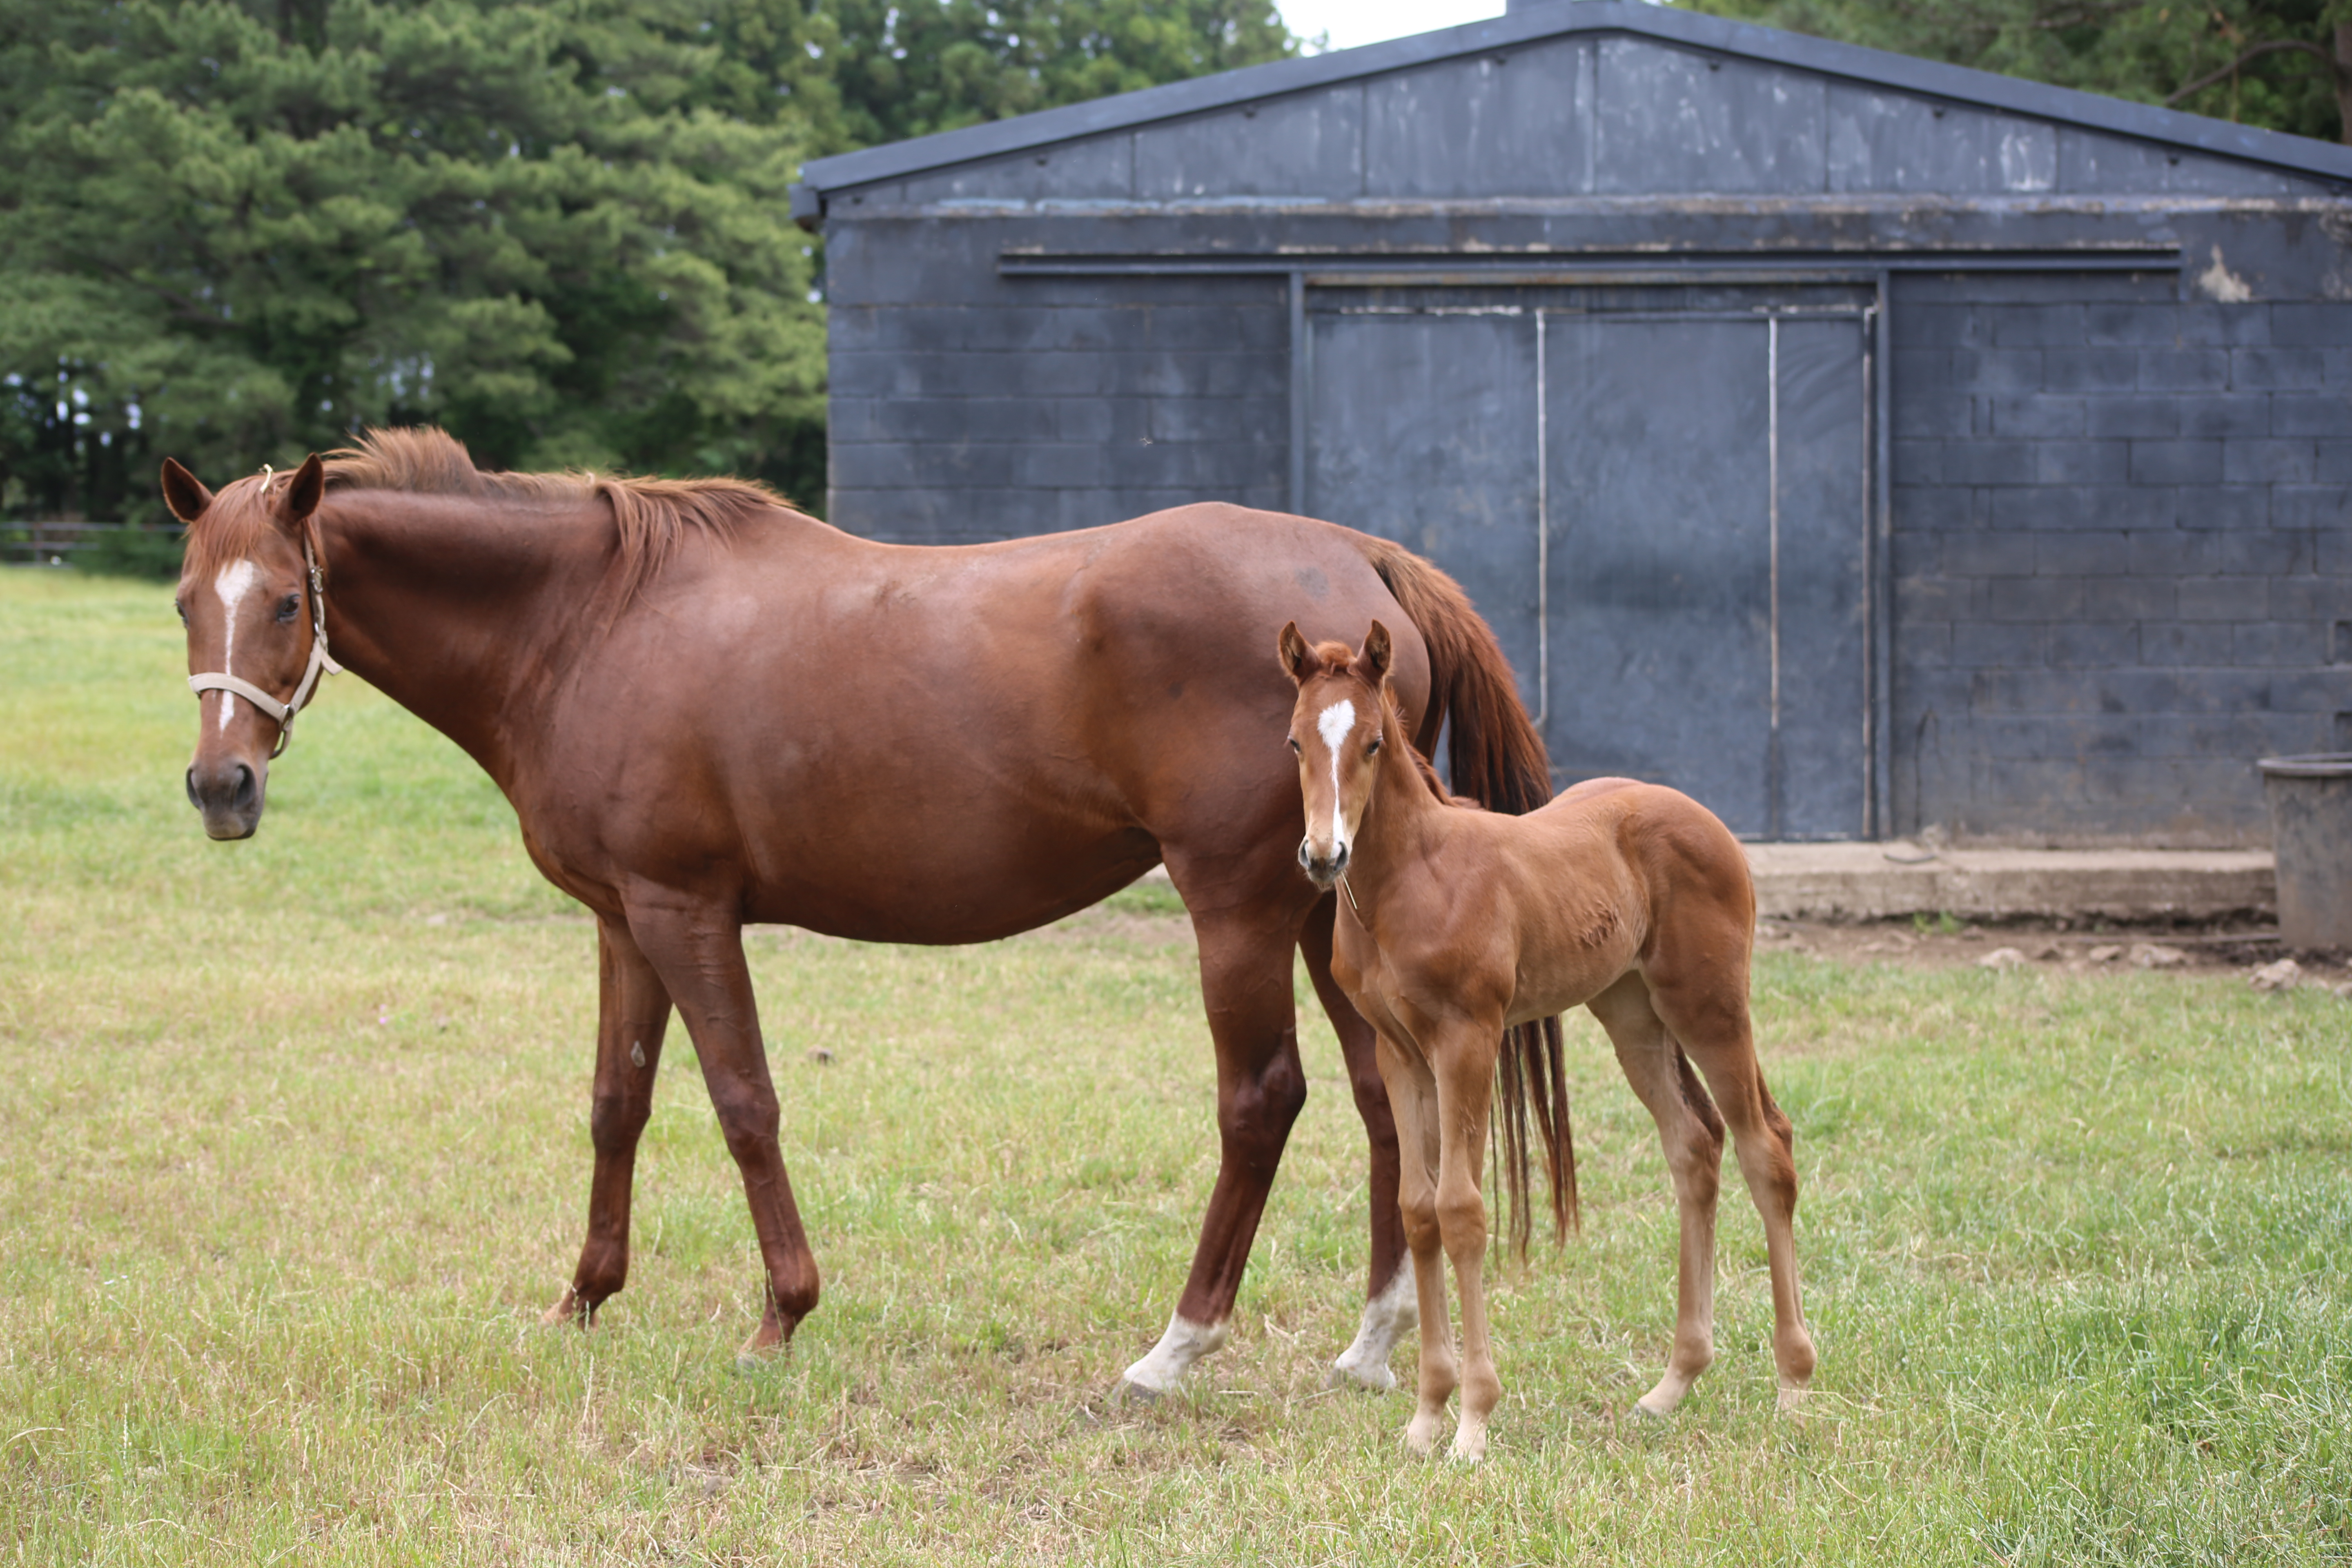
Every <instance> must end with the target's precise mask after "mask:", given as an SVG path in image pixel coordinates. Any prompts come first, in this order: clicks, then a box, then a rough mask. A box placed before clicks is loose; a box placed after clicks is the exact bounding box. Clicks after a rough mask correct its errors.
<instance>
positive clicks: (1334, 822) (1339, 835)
mask: <svg viewBox="0 0 2352 1568" xmlns="http://www.w3.org/2000/svg"><path fill="white" fill-rule="evenodd" d="M1355 727H1356V705H1355V704H1354V703H1353V702H1350V701H1349V700H1347V699H1346V698H1344V697H1343V698H1341V699H1340V700H1339V701H1337V702H1334V703H1333V704H1331V706H1330V707H1328V708H1326V709H1325V710H1323V711H1322V712H1320V713H1318V714H1317V715H1316V716H1315V732H1316V733H1317V734H1318V735H1320V736H1322V737H1323V749H1324V750H1325V751H1327V752H1330V753H1331V848H1332V850H1333V852H1334V853H1337V852H1338V851H1339V850H1341V849H1345V848H1346V847H1348V828H1347V825H1346V823H1345V822H1344V821H1343V820H1342V819H1341V817H1340V815H1339V742H1342V741H1344V740H1346V739H1347V738H1348V734H1349V731H1351V730H1353V729H1355Z"/></svg>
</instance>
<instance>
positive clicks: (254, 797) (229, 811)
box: [188, 761, 268, 838]
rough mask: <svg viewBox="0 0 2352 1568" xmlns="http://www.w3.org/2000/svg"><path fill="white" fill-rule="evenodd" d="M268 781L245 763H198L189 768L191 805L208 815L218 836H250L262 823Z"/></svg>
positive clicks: (207, 825) (212, 831)
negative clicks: (263, 797)
mask: <svg viewBox="0 0 2352 1568" xmlns="http://www.w3.org/2000/svg"><path fill="white" fill-rule="evenodd" d="M267 788H268V783H267V780H266V779H265V778H264V776H263V775H262V774H260V773H256V772H254V770H253V769H252V767H251V766H249V765H248V764H247V763H241V762H236V761H225V762H219V763H212V764H210V765H206V764H204V763H198V764H196V765H194V766H192V767H190V768H189V769H188V804H189V805H193V806H194V807H195V808H196V809H197V810H198V811H200V812H202V813H204V815H205V833H206V834H208V835H209V836H211V837H215V838H250V837H253V834H254V829H256V828H257V827H259V826H261V802H262V795H263V794H264V792H265V791H266V790H267Z"/></svg>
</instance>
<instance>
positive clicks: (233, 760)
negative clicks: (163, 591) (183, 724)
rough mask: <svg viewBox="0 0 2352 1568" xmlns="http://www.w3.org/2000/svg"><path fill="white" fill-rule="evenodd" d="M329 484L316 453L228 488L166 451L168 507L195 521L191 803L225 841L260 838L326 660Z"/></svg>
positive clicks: (184, 605) (188, 569) (190, 579)
mask: <svg viewBox="0 0 2352 1568" xmlns="http://www.w3.org/2000/svg"><path fill="white" fill-rule="evenodd" d="M325 486H326V470H325V468H324V466H323V465H321V464H320V461H319V459H318V458H316V457H315V456H314V457H312V458H310V461H309V462H307V463H305V464H303V465H302V467H301V468H299V470H297V471H296V472H295V473H293V474H291V475H284V474H278V475H268V474H265V475H262V476H260V477H257V478H252V479H239V480H237V481H236V483H234V484H231V485H229V486H227V487H226V488H225V489H222V491H221V492H220V493H219V494H218V495H215V494H213V492H211V491H210V490H208V489H205V487H204V486H203V485H202V484H201V483H199V482H198V481H197V479H196V477H195V476H194V474H192V473H190V472H188V470H187V469H185V468H182V467H181V466H180V465H179V464H177V463H175V462H173V460H172V459H171V458H164V459H163V500H164V504H166V505H167V506H169V507H170V508H171V509H172V512H173V516H175V517H177V518H178V519H179V520H180V521H182V522H184V523H186V524H187V525H188V537H187V550H186V553H185V555H184V559H183V563H182V565H181V568H180V586H179V592H178V593H177V595H174V597H173V605H174V606H175V607H176V608H177V609H178V610H179V612H180V620H181V622H182V624H184V626H186V627H187V628H188V672H189V676H190V680H189V685H190V686H191V687H192V688H194V689H195V692H196V697H197V702H198V711H199V714H200V717H199V719H198V721H197V726H196V754H195V757H194V761H192V762H191V763H189V765H188V800H189V802H190V803H191V804H192V805H194V806H195V808H196V809H197V810H198V811H201V812H203V813H204V815H205V832H206V833H208V834H210V835H212V837H215V838H250V837H253V831H254V829H255V828H257V827H258V826H260V824H261V804H262V797H263V795H264V794H265V792H266V791H267V790H268V783H269V759H270V758H271V757H273V756H275V755H276V754H277V752H278V751H282V750H283V749H284V745H285V735H286V732H287V728H288V726H289V725H290V724H291V723H292V722H293V717H294V711H295V710H298V709H299V708H300V707H301V705H302V703H303V701H304V700H307V699H308V698H309V696H310V687H311V686H312V685H313V684H314V683H315V682H316V680H317V679H318V674H317V670H318V668H320V667H321V666H322V665H324V663H325V661H324V653H325V645H324V638H323V632H322V630H321V627H322V626H323V622H321V621H319V620H316V619H314V616H316V615H317V614H318V613H319V612H318V610H317V608H316V607H315V606H314V605H313V599H314V597H315V594H316V582H315V579H314V578H313V577H312V575H311V574H310V569H309V563H308V561H307V560H306V555H307V556H308V557H309V559H311V560H314V559H315V557H316V543H315V541H316V534H315V530H314V524H313V522H312V517H313V514H314V513H316V512H317V511H318V510H319V499H320V494H321V493H322V491H323V490H324V489H325ZM306 543H307V544H309V546H310V548H309V550H308V551H307V552H306V548H305V546H306ZM325 667H326V668H332V667H331V666H325ZM272 710H275V711H272Z"/></svg>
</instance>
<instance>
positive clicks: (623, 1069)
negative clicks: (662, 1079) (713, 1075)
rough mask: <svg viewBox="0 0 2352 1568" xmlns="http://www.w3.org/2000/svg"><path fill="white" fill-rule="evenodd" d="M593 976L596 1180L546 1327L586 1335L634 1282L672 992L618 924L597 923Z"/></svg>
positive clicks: (591, 1121)
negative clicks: (579, 1242)
mask: <svg viewBox="0 0 2352 1568" xmlns="http://www.w3.org/2000/svg"><path fill="white" fill-rule="evenodd" d="M596 970H597V993H598V994H597V1018H596V1086H595V1089H594V1096H593V1100H591V1101H590V1106H589V1112H588V1136H589V1139H590V1141H591V1142H593V1144H594V1145H595V1149H596V1173H595V1175H594V1176H593V1178H592V1179H591V1181H590V1183H589V1187H588V1239H587V1241H586V1242H585V1243H584V1244H583V1246H582V1247H581V1248H580V1266H579V1267H578V1268H574V1269H573V1270H572V1284H571V1287H570V1289H566V1290H565V1291H564V1292H563V1296H562V1300H559V1301H557V1302H556V1303H555V1305H554V1306H552V1307H550V1308H549V1309H548V1310H547V1313H546V1316H545V1320H544V1321H547V1322H549V1323H563V1322H576V1323H578V1324H579V1325H580V1326H581V1327H582V1328H583V1329H584V1328H586V1327H587V1326H588V1325H589V1324H590V1323H591V1322H593V1321H594V1320H595V1315H596V1309H597V1308H598V1307H600V1306H602V1305H604V1302H605V1301H606V1300H608V1299H610V1298H611V1297H613V1296H614V1295H615V1294H617V1293H618V1292H619V1290H620V1289H621V1287H622V1286H623V1285H624V1284H625V1283H626V1282H627V1280H628V1278H629V1190H630V1184H631V1183H632V1182H633V1181H634V1179H635V1174H636V1163H637V1139H638V1136H639V1135H640V1134H641V1133H643V1132H644V1131H645V1130H646V1117H648V1116H649V1115H651V1114H652V1112H653V1104H654V1072H655V1070H656V1068H658V1067H659V1066H660V1065H661V1048H662V1036H663V1034H664V1033H665V1032H666V1031H667V1029H668V1027H669V993H668V992H667V990H665V989H663V987H662V983H661V977H660V976H659V975H657V974H656V973H654V968H653V965H652V964H650V963H646V955H645V954H644V953H643V952H639V951H638V948H637V944H636V942H635V939H634V938H632V937H631V936H630V935H629V929H628V927H627V926H625V925H624V924H622V923H621V922H620V921H617V920H603V921H598V922H597V929H596Z"/></svg>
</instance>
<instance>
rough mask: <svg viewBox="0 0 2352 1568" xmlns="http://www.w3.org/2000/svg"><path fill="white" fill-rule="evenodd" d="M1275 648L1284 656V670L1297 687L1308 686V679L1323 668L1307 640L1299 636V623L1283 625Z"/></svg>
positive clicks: (1289, 622)
mask: <svg viewBox="0 0 2352 1568" xmlns="http://www.w3.org/2000/svg"><path fill="white" fill-rule="evenodd" d="M1275 647H1276V648H1277V649H1279V650H1280V652H1281V654H1282V668H1285V669H1286V670H1288V671H1289V672H1290V679H1291V681H1292V682H1293V683H1294V684H1296V685H1299V686H1304V685H1306V684H1307V677H1308V676H1310V675H1313V674H1315V673H1317V672H1318V671H1319V670H1320V669H1322V668H1323V661H1322V660H1321V659H1320V658H1317V657H1316V655H1315V650H1314V649H1313V648H1311V647H1307V639H1306V638H1305V637H1300V636H1299V635H1298V623H1297V621H1285V622H1284V623H1283V626H1282V636H1281V637H1277V638H1276V639H1275Z"/></svg>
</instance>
